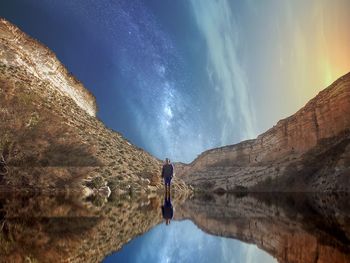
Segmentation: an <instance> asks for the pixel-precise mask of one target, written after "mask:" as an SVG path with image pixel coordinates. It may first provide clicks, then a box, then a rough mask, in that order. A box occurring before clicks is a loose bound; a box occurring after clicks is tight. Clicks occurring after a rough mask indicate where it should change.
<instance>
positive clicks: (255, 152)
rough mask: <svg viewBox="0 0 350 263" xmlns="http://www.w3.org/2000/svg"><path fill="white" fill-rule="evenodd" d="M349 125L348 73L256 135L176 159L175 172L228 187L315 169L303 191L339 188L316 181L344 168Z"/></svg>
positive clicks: (205, 184)
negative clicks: (186, 162)
mask: <svg viewBox="0 0 350 263" xmlns="http://www.w3.org/2000/svg"><path fill="white" fill-rule="evenodd" d="M349 130H350V73H349V74H347V75H345V76H343V77H341V78H340V79H338V80H337V81H335V82H334V83H333V84H332V85H330V86H329V87H328V88H326V89H325V90H323V91H321V92H320V93H319V94H318V95H317V96H316V97H315V98H313V99H312V100H311V101H309V102H308V103H307V104H306V105H305V106H304V107H303V108H302V109H300V110H299V111H298V112H296V113H295V114H294V115H292V116H290V117H289V118H286V119H283V120H281V121H279V122H278V123H277V125H275V126H274V127H273V128H271V129H270V130H268V131H267V132H265V133H263V134H261V135H259V136H258V137H257V138H256V139H254V140H248V141H244V142H242V143H239V144H236V145H230V146H225V147H220V148H215V149H212V150H208V151H205V152H203V153H202V154H201V155H199V156H198V158H196V159H195V160H194V161H193V162H192V163H190V164H189V165H183V164H180V165H179V170H180V174H179V173H178V174H179V175H180V176H183V177H184V179H185V180H186V181H187V182H189V183H191V184H193V185H194V186H197V187H199V188H200V189H203V190H222V191H229V190H234V189H235V188H237V187H240V186H243V187H252V186H255V185H257V184H258V183H261V182H262V181H265V180H268V181H273V180H274V179H277V178H281V177H282V176H284V178H286V177H287V176H288V177H289V175H291V174H292V173H294V174H295V175H297V174H298V176H296V177H298V178H299V179H300V178H301V176H299V175H301V174H304V176H305V177H308V178H310V173H311V174H312V175H315V174H316V173H317V176H316V175H315V177H317V178H312V180H311V181H310V182H307V183H306V184H307V187H308V190H310V189H311V188H312V189H314V190H339V187H338V186H336V185H334V183H333V184H332V183H329V184H328V183H327V182H325V183H323V185H321V184H322V183H321V182H322V181H327V180H328V179H327V176H326V175H325V174H324V173H325V172H326V170H327V173H328V174H337V175H340V177H342V178H343V177H344V176H343V175H341V174H342V173H348V168H349V167H350V149H349ZM329 153H332V155H333V157H334V158H332V160H330V158H329ZM326 164H327V167H325V165H326ZM310 167H313V168H315V169H311V170H312V171H310ZM316 168H317V169H316ZM326 168H327V169H326ZM331 168H332V169H331ZM329 176H330V177H331V175H329ZM299 179H298V180H299ZM343 179H344V178H343ZM319 180H321V181H319ZM344 180H345V179H344ZM299 183H301V182H299ZM304 183H305V182H304ZM304 183H303V184H304ZM260 186H262V183H261V184H260ZM264 187H265V189H267V188H266V187H267V185H266V184H265V186H264ZM303 187H305V185H303ZM279 190H280V189H279ZM304 190H306V189H304ZM342 190H345V189H342Z"/></svg>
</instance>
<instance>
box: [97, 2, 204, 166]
mask: <svg viewBox="0 0 350 263" xmlns="http://www.w3.org/2000/svg"><path fill="white" fill-rule="evenodd" d="M103 3H105V4H104V5H103V4H102V5H101V4H99V7H98V10H99V13H105V14H103V15H102V17H108V18H109V19H108V20H107V21H103V23H105V25H104V28H107V30H109V31H110V37H111V38H112V41H113V63H115V64H116V66H117V69H118V71H119V72H120V74H121V76H122V78H123V80H124V81H123V82H124V83H128V84H129V85H128V87H117V88H119V89H123V96H124V98H126V100H127V105H128V107H130V112H131V113H132V115H133V117H132V118H133V121H134V120H135V121H136V124H137V128H138V129H139V132H140V133H141V137H142V140H143V142H144V146H145V147H146V148H147V149H148V150H149V151H151V152H152V153H153V154H155V155H157V156H158V157H161V158H162V157H165V156H169V157H170V158H174V159H177V160H185V161H190V160H192V159H193V157H194V155H195V154H196V153H198V152H200V151H201V150H203V148H204V145H203V142H202V141H201V136H200V134H199V133H198V127H199V123H198V122H199V121H198V120H199V117H198V116H197V115H198V112H199V111H198V109H197V108H198V106H196V103H195V101H194V100H193V98H192V97H193V94H191V91H190V90H187V91H186V96H184V94H182V92H181V91H180V90H181V89H183V87H184V86H183V85H184V83H185V82H186V74H185V73H184V72H182V68H183V65H182V58H181V55H180V54H178V52H177V50H176V48H175V47H174V45H173V42H172V40H171V39H170V37H169V36H168V35H167V34H166V33H165V32H164V31H163V30H162V29H161V26H160V25H159V24H158V23H157V22H156V19H155V18H154V17H153V16H152V15H151V13H150V12H149V11H147V8H146V7H145V6H144V5H143V4H141V3H140V2H138V1H118V2H117V4H115V3H114V4H113V5H109V4H107V3H106V1H103ZM111 14H113V16H112V15H111ZM99 16H100V17H101V14H100V15H99ZM179 79H181V81H179ZM189 146H190V147H189Z"/></svg>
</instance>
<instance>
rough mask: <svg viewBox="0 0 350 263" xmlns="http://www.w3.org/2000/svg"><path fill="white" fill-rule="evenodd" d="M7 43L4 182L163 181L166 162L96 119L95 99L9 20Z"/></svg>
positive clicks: (0, 28) (3, 26) (0, 139)
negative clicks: (162, 171) (5, 173)
mask: <svg viewBox="0 0 350 263" xmlns="http://www.w3.org/2000/svg"><path fill="white" fill-rule="evenodd" d="M0 49H1V52H0V93H1V96H0V130H1V134H0V157H1V156H2V155H3V156H4V157H5V160H6V163H7V165H8V168H9V169H8V170H9V173H8V174H7V175H6V176H5V177H2V178H0V179H1V180H0V181H1V183H2V184H6V185H8V186H9V185H12V186H14V187H19V186H20V187H38V188H41V189H42V188H63V187H69V188H73V187H77V186H81V185H82V183H83V182H84V181H91V180H94V178H97V177H98V178H99V179H98V180H97V181H98V182H100V181H106V182H107V183H108V185H109V187H110V188H112V190H113V189H114V190H120V191H141V190H142V191H148V190H156V189H157V188H159V187H161V182H160V178H159V174H160V170H161V162H160V161H159V160H158V159H156V158H154V157H153V156H151V155H150V154H149V153H147V152H145V151H144V150H142V149H140V148H138V147H136V146H134V145H132V144H131V143H129V142H128V141H127V140H126V139H125V138H123V137H122V136H121V135H120V134H119V133H117V132H114V131H112V130H109V129H107V128H106V127H105V126H104V125H103V123H101V122H100V121H99V120H98V119H97V118H95V117H94V116H95V114H96V105H95V99H94V97H93V96H92V95H91V94H90V93H89V92H88V91H87V90H86V89H85V88H84V87H83V85H82V84H81V83H79V82H78V81H77V80H76V79H75V78H74V77H73V76H71V75H70V74H69V73H68V72H67V70H66V69H65V68H64V67H63V65H62V64H61V63H60V62H59V61H58V60H57V58H56V57H55V55H54V54H53V52H51V51H50V50H49V49H48V48H46V47H44V46H43V45H42V44H40V43H39V42H37V41H35V40H34V39H32V38H30V37H29V36H27V35H26V34H25V33H23V32H21V31H20V30H19V29H18V28H16V27H15V26H13V25H11V24H10V23H9V22H7V21H5V20H0ZM100 179H102V180H100ZM93 184H94V183H93ZM175 185H176V187H177V188H178V189H180V188H183V187H185V186H184V184H182V182H181V181H180V180H178V179H176V180H175Z"/></svg>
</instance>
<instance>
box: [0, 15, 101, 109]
mask: <svg viewBox="0 0 350 263" xmlns="http://www.w3.org/2000/svg"><path fill="white" fill-rule="evenodd" d="M0 50H1V52H0V63H1V64H2V65H3V66H6V67H15V68H17V67H20V68H21V70H25V71H27V72H28V73H29V74H30V75H33V76H35V77H37V78H39V79H41V80H42V81H45V82H47V83H48V84H49V87H50V88H53V89H56V90H58V91H59V92H60V93H61V94H64V95H65V96H69V97H70V98H72V99H73V101H74V102H75V103H76V104H77V105H78V106H79V107H81V108H82V109H83V110H84V111H86V112H87V113H88V114H89V115H91V116H95V115H96V111H97V108H96V101H95V97H94V96H93V95H92V94H91V93H90V92H89V91H87V90H86V89H85V88H84V86H83V85H82V84H81V83H80V82H79V81H78V80H77V79H76V78H75V77H74V76H73V75H71V74H70V73H69V72H68V71H67V69H66V68H65V67H64V66H63V65H62V63H61V62H60V61H59V60H58V59H57V57H56V55H55V54H54V53H53V52H52V51H51V50H50V49H48V48H47V47H45V46H44V45H43V44H41V43H39V42H38V41H36V40H34V39H32V38H31V37H29V36H28V35H26V34H25V33H24V32H22V31H21V30H20V29H18V28H17V27H16V26H14V25H13V24H11V23H10V22H8V21H6V20H5V19H0Z"/></svg>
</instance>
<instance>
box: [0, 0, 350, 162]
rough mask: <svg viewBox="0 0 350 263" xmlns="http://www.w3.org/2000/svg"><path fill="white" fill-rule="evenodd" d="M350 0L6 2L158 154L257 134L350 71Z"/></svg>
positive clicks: (106, 115) (8, 13)
mask: <svg viewBox="0 0 350 263" xmlns="http://www.w3.org/2000/svg"><path fill="white" fill-rule="evenodd" d="M349 13H350V1H347V0H339V1H326V0H310V1H304V0H299V1H298V0H296V1H280V0H273V1H272V0H266V1H253V0H247V1H228V0H222V1H212V0H177V1H174V0H158V1H156V0H147V1H146V0H145V1H141V0H133V1H130V0H114V1H112V0H99V1H94V0H75V1H68V0H67V1H63V0H60V1H58V0H40V1H37V0H9V1H1V3H0V16H2V17H4V18H6V19H8V20H10V21H11V22H12V23H14V24H16V25H17V26H19V27H20V28H21V29H22V30H23V31H25V32H26V33H28V34H29V35H31V36H32V37H34V38H36V39H38V40H39V41H41V42H42V43H44V44H45V45H47V46H48V47H49V48H50V49H52V50H53V51H54V52H55V53H56V55H57V57H58V58H59V59H60V60H61V62H62V63H63V64H64V65H65V66H66V67H67V68H68V70H69V71H70V72H72V73H73V74H74V75H75V76H76V77H77V78H78V79H79V80H80V81H81V82H82V83H83V84H84V85H85V86H86V88H87V89H89V90H90V91H91V92H92V93H93V94H94V95H95V96H96V98H97V103H98V109H99V111H98V117H99V118H100V119H101V120H102V121H103V122H104V123H105V124H106V125H107V126H108V127H109V128H112V129H114V130H116V131H118V132H121V133H122V134H123V135H124V136H125V137H126V138H127V139H128V140H130V141H131V142H133V143H134V144H136V145H137V146H139V147H142V148H144V149H145V150H147V151H148V152H150V153H151V154H153V155H155V156H156V157H158V158H161V159H164V158H165V157H170V158H171V159H172V160H173V161H183V162H190V161H192V160H193V159H194V158H195V157H196V156H197V155H198V154H199V153H200V152H202V151H203V150H206V149H208V148H212V147H217V146H222V145H227V144H233V143H237V142H240V141H241V140H244V139H249V138H254V137H256V136H257V135H258V134H259V133H261V132H263V131H265V130H267V129H268V128H269V127H271V126H272V125H274V124H275V123H276V122H277V121H278V120H279V119H281V118H284V117H287V116H288V115H290V114H293V113H294V112H295V111H297V110H298V109H299V108H300V107H301V106H303V105H304V104H305V103H306V102H307V101H308V100H309V99H311V98H312V97H313V96H315V95H316V94H317V93H318V91H320V90H321V89H323V88H324V87H326V86H327V85H328V84H330V83H331V82H332V81H334V80H335V79H336V78H338V77H340V76H341V75H343V74H345V73H347V72H348V71H349V70H350V59H349V58H350V45H349V43H350V30H349V25H350V16H349V15H348V14H349Z"/></svg>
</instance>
